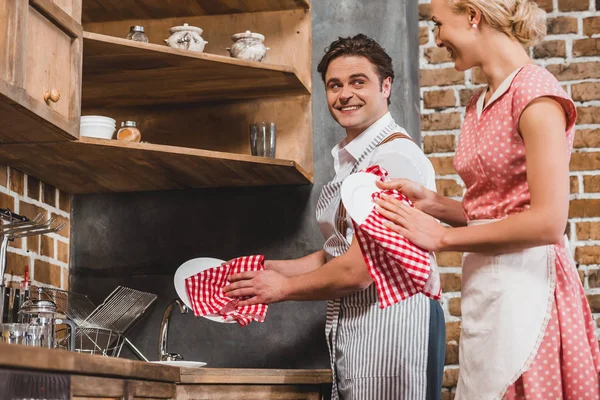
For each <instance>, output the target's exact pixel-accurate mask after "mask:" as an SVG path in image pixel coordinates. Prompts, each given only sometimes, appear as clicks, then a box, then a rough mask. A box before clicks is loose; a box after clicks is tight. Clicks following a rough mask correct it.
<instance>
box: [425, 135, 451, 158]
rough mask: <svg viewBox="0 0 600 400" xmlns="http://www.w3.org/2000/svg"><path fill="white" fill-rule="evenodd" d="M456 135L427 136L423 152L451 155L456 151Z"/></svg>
mask: <svg viewBox="0 0 600 400" xmlns="http://www.w3.org/2000/svg"><path fill="white" fill-rule="evenodd" d="M455 139H456V138H455V136H454V135H439V136H425V137H424V138H423V151H424V152H425V153H426V154H430V153H449V152H453V151H454V149H455V144H454V142H455Z"/></svg>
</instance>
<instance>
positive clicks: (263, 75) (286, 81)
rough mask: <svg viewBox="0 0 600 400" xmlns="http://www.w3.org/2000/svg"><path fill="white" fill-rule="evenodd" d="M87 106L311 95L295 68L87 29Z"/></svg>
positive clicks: (85, 89) (85, 105)
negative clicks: (188, 49) (176, 47)
mask: <svg viewBox="0 0 600 400" xmlns="http://www.w3.org/2000/svg"><path fill="white" fill-rule="evenodd" d="M83 38H84V42H83V46H84V52H83V99H82V106H83V108H84V109H85V108H90V107H127V106H140V105H146V104H149V105H156V104H165V103H199V102H209V101H210V102H214V101H223V100H239V99H251V98H264V97H273V96H278V97H280V96H286V95H297V94H310V89H309V88H308V87H307V86H306V85H304V83H303V82H302V81H301V80H300V78H299V77H298V74H297V72H296V70H295V69H294V68H292V67H286V66H280V65H272V64H264V63H259V62H252V61H245V60H238V59H235V58H231V57H225V56H220V55H214V54H207V53H196V52H192V51H186V50H179V49H173V48H171V47H168V46H165V45H157V44H152V43H139V42H134V41H132V40H127V39H121V38H116V37H112V36H107V35H101V34H97V33H91V32H84V34H83Z"/></svg>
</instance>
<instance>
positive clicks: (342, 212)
mask: <svg viewBox="0 0 600 400" xmlns="http://www.w3.org/2000/svg"><path fill="white" fill-rule="evenodd" d="M396 139H408V140H410V141H411V142H413V143H414V140H412V138H411V137H410V136H408V135H406V134H404V133H402V132H395V133H392V134H391V135H390V136H388V137H386V138H385V139H383V140H382V141H381V142H379V143H378V144H377V146H375V147H379V146H381V145H383V144H386V143H388V142H391V141H392V140H396ZM336 229H337V230H338V232H340V233H341V234H342V235H344V237H346V230H347V229H348V222H347V221H346V207H344V204H343V203H342V202H341V201H340V206H339V208H338V212H337V223H336Z"/></svg>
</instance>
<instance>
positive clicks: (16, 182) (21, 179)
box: [9, 168, 25, 195]
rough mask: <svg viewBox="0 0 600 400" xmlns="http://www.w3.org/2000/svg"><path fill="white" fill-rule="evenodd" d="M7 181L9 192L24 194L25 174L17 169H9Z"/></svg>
mask: <svg viewBox="0 0 600 400" xmlns="http://www.w3.org/2000/svg"><path fill="white" fill-rule="evenodd" d="M9 180H10V190H12V191H13V192H16V193H18V194H20V195H23V194H25V174H23V173H22V172H21V171H19V170H17V169H14V168H10V173H9Z"/></svg>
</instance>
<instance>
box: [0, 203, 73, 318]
mask: <svg viewBox="0 0 600 400" xmlns="http://www.w3.org/2000/svg"><path fill="white" fill-rule="evenodd" d="M0 221H1V222H2V224H1V225H0V236H1V239H0V299H2V301H0V321H2V320H3V317H4V313H5V311H6V310H4V297H5V295H6V290H7V289H6V286H5V285H4V274H5V273H6V250H7V249H8V242H9V241H12V240H15V239H18V238H23V237H29V236H37V235H43V234H46V233H53V232H58V231H60V230H61V229H63V228H64V227H65V226H66V225H67V223H66V222H60V223H56V218H55V217H52V218H49V219H47V220H45V221H44V216H43V215H42V214H38V215H37V216H36V217H35V218H34V219H32V220H30V219H29V218H27V217H24V216H22V215H19V214H16V213H14V212H12V211H11V210H9V209H7V208H0Z"/></svg>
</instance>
